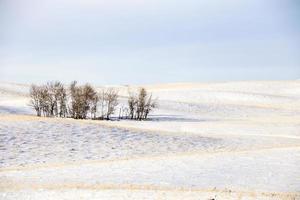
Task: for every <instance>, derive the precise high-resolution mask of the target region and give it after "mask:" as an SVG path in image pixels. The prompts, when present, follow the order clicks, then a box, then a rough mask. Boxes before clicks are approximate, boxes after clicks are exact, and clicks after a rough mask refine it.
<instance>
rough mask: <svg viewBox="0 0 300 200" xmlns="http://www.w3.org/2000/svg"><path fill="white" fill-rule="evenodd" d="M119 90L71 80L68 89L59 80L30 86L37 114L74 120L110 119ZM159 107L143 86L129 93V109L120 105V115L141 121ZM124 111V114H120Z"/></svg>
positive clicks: (32, 104) (31, 99) (31, 100)
mask: <svg viewBox="0 0 300 200" xmlns="http://www.w3.org/2000/svg"><path fill="white" fill-rule="evenodd" d="M118 98H119V95H118V91H117V90H115V89H114V88H107V89H102V90H101V91H100V92H97V91H96V90H95V89H94V88H93V87H92V86H91V85H89V84H85V85H78V84H77V82H76V81H74V82H72V83H71V84H70V86H69V88H68V89H66V87H65V86H64V85H63V84H62V83H61V82H59V81H56V82H48V83H47V84H44V85H32V86H31V88H30V105H31V106H32V107H33V108H34V109H35V111H36V114H37V116H46V117H53V116H54V117H72V118H74V119H86V118H92V119H107V120H109V119H110V118H111V115H113V114H114V113H115V111H116V108H117V106H118V104H119V103H118ZM156 106H157V104H156V101H154V100H153V99H152V95H151V94H150V95H149V94H148V93H147V91H146V90H145V89H144V88H141V89H140V90H139V92H138V93H137V94H136V93H132V92H131V93H130V95H129V98H128V108H127V107H125V108H124V107H122V110H121V108H120V113H119V118H123V117H124V116H123V113H124V110H126V115H125V118H130V119H136V120H142V119H147V117H148V114H149V113H150V112H151V111H152V109H153V108H155V107H156ZM121 113H122V117H120V116H121Z"/></svg>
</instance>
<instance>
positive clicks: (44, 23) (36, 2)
mask: <svg viewBox="0 0 300 200" xmlns="http://www.w3.org/2000/svg"><path fill="white" fill-rule="evenodd" d="M299 8H300V4H299V3H298V2H297V0H264V1H261V0H243V1H238V0H226V1H225V0H224V1H223V0H203V1H199V0H185V1H176V0H144V1H143V0H110V1H107V0H43V1H40V0H27V1H23V0H0V27H1V29H0V81H10V82H26V83H31V82H45V81H47V80H62V81H64V82H69V81H71V80H79V81H80V82H91V83H96V84H142V83H162V82H186V81H191V82H200V81H224V80H261V79H264V80H281V79H299V78H300V59H299V52H300V51H299V50H300V41H299V35H300V34H299V33H300V27H299V19H300V15H299Z"/></svg>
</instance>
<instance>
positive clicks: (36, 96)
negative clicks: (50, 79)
mask: <svg viewBox="0 0 300 200" xmlns="http://www.w3.org/2000/svg"><path fill="white" fill-rule="evenodd" d="M29 95H30V102H29V105H30V106H31V107H33V108H34V110H35V111H36V115H37V116H41V113H42V108H41V88H40V87H39V86H37V85H31V86H30V92H29Z"/></svg>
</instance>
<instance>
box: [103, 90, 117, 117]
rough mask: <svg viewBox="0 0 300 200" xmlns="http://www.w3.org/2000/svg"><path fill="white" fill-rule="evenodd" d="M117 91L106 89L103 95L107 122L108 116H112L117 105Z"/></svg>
mask: <svg viewBox="0 0 300 200" xmlns="http://www.w3.org/2000/svg"><path fill="white" fill-rule="evenodd" d="M118 97H119V95H118V91H117V90H115V89H113V88H108V89H107V90H106V92H105V93H104V100H105V101H106V119H107V120H109V118H110V116H111V115H112V114H114V112H115V110H116V107H117V105H118Z"/></svg>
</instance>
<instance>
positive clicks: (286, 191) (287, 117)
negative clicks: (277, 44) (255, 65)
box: [0, 81, 300, 199]
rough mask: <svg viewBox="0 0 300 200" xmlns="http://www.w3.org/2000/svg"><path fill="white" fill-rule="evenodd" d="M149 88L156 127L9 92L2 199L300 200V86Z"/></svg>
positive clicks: (21, 90)
mask: <svg viewBox="0 0 300 200" xmlns="http://www.w3.org/2000/svg"><path fill="white" fill-rule="evenodd" d="M146 87H147V89H148V90H149V91H151V92H153V94H154V96H157V97H159V105H160V107H159V109H158V110H156V111H155V113H153V115H152V116H151V120H149V121H142V122H136V121H130V120H123V121H94V120H73V119H50V118H38V117H35V116H33V115H32V114H33V112H32V110H31V109H30V108H29V107H28V97H27V93H28V85H21V84H11V83H0V94H1V96H0V155H1V157H0V199H300V81H278V82H275V81H274V82H259V81H256V82H229V83H207V84H204V83H203V84H192V83H191V84H190V83H186V84H164V85H149V86H146ZM133 88H134V87H133ZM99 89H100V88H99ZM119 90H120V93H121V95H122V96H123V98H122V101H123V102H125V101H126V93H127V90H128V87H125V86H122V87H119Z"/></svg>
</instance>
